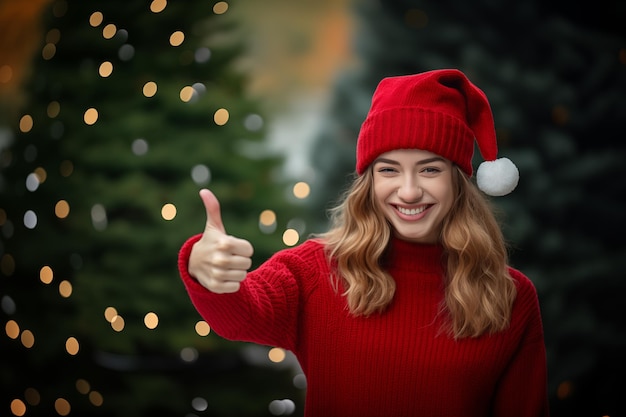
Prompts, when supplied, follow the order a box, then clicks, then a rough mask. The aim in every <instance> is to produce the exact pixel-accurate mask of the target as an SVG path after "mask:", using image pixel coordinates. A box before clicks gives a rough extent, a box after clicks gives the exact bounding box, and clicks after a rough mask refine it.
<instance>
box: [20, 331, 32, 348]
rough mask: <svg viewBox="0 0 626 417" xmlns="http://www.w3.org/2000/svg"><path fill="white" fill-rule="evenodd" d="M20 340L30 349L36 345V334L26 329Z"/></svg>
mask: <svg viewBox="0 0 626 417" xmlns="http://www.w3.org/2000/svg"><path fill="white" fill-rule="evenodd" d="M20 341H21V342H22V345H23V346H24V347H25V348H28V349H30V348H32V347H33V346H34V345H35V335H34V334H33V332H31V331H30V330H24V331H23V332H22V337H21V338H20Z"/></svg>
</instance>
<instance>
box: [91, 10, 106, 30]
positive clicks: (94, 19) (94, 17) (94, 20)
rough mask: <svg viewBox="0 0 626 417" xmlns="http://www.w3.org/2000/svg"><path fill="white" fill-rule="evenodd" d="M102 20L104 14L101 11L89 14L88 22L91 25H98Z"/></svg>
mask: <svg viewBox="0 0 626 417" xmlns="http://www.w3.org/2000/svg"><path fill="white" fill-rule="evenodd" d="M103 21H104V15H103V14H102V12H93V13H92V14H91V16H89V24H90V25H91V26H93V27H97V26H100V25H101V24H102V22H103Z"/></svg>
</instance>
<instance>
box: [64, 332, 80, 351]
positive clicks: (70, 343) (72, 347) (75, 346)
mask: <svg viewBox="0 0 626 417" xmlns="http://www.w3.org/2000/svg"><path fill="white" fill-rule="evenodd" d="M65 350H66V351H67V353H69V354H70V355H72V356H74V355H77V354H78V351H79V350H80V344H79V343H78V340H77V339H76V338H75V337H73V336H71V337H68V338H67V340H66V341H65Z"/></svg>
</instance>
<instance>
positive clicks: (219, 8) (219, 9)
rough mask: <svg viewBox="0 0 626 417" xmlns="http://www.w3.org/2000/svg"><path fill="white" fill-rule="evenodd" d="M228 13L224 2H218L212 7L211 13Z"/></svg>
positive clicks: (226, 4)
mask: <svg viewBox="0 0 626 417" xmlns="http://www.w3.org/2000/svg"><path fill="white" fill-rule="evenodd" d="M227 11H228V3H226V2H225V1H218V2H217V3H215V5H214V6H213V13H215V14H224V13H226V12H227Z"/></svg>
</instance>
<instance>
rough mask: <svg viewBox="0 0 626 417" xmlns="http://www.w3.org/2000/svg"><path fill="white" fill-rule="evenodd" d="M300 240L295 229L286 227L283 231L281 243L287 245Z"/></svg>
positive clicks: (292, 244)
mask: <svg viewBox="0 0 626 417" xmlns="http://www.w3.org/2000/svg"><path fill="white" fill-rule="evenodd" d="M298 240H300V234H299V233H298V231H297V230H295V229H287V230H285V232H284V233H283V243H284V244H285V245H287V246H294V245H295V244H296V243H298Z"/></svg>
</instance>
